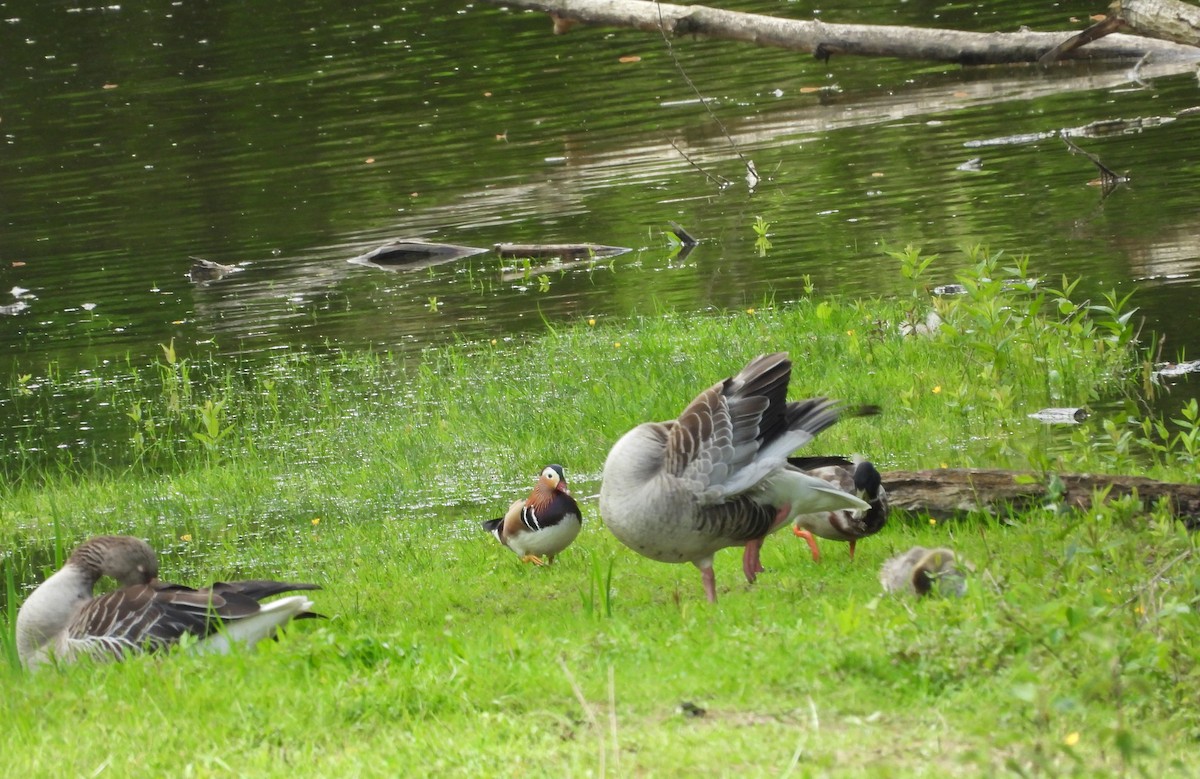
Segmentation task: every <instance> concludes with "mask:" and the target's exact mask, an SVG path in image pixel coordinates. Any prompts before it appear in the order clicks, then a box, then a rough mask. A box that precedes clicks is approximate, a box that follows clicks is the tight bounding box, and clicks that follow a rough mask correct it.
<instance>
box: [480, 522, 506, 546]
mask: <svg viewBox="0 0 1200 779" xmlns="http://www.w3.org/2000/svg"><path fill="white" fill-rule="evenodd" d="M480 524H481V525H482V526H483V529H484V530H486V531H488V532H489V533H491V534H492V535H494V536H495V537H496V540H497V541H500V542H501V543H503V541H504V539H502V538H500V531H501V528H502V527H503V526H504V517H500V518H499V519H489V520H485V521H484V522H481V523H480Z"/></svg>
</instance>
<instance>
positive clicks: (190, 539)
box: [179, 533, 192, 544]
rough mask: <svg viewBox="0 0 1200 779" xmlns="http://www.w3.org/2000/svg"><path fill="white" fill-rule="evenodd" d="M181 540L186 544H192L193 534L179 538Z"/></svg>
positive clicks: (185, 534)
mask: <svg viewBox="0 0 1200 779" xmlns="http://www.w3.org/2000/svg"><path fill="white" fill-rule="evenodd" d="M179 540H180V541H183V542H184V543H185V544H190V543H191V542H192V534H191V533H184V534H183V535H181V536H180V537H179Z"/></svg>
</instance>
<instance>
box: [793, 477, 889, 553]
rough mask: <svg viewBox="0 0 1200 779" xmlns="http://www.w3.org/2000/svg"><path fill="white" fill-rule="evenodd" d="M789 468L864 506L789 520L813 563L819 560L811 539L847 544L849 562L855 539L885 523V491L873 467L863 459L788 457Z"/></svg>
mask: <svg viewBox="0 0 1200 779" xmlns="http://www.w3.org/2000/svg"><path fill="white" fill-rule="evenodd" d="M788 462H789V463H791V464H792V465H793V466H795V467H798V468H801V469H803V470H804V471H805V472H806V473H808V474H809V475H810V476H815V477H817V478H818V479H824V480H825V481H827V482H829V483H830V484H832V485H833V486H835V487H837V488H838V489H840V490H842V491H844V492H849V493H851V494H853V495H857V496H858V497H860V498H862V499H863V500H864V501H866V502H867V503H868V508H866V509H837V510H835V511H824V512H819V513H812V514H801V515H800V516H798V517H796V518H795V520H793V526H792V532H793V533H795V534H796V536H797V537H799V538H803V539H804V540H805V541H807V542H808V548H809V549H810V550H811V551H812V558H813V561H814V562H817V561H819V560H820V559H821V554H820V552H819V551H818V550H817V541H816V539H815V538H813V536H820V537H821V538H828V539H830V540H833V541H848V542H849V543H850V559H851V560H853V559H854V547H855V544H856V542H857V541H858V539H860V538H866V537H867V536H873V535H875V534H876V533H878V532H879V531H880V530H882V529H883V526H884V524H885V523H886V522H887V515H888V500H887V490H885V489H884V488H883V479H882V477H881V476H880V475H879V471H877V470H876V469H875V466H874V465H872V464H871V463H870V462H867V461H866V460H859V461H857V462H853V461H850V460H846V459H843V458H822V457H815V458H806V457H792V458H789V460H788Z"/></svg>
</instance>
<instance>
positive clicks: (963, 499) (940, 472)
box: [883, 468, 1200, 520]
mask: <svg viewBox="0 0 1200 779" xmlns="http://www.w3.org/2000/svg"><path fill="white" fill-rule="evenodd" d="M1057 477H1058V480H1059V481H1060V482H1061V483H1062V488H1061V489H1062V492H1061V494H1060V495H1059V496H1057V497H1055V496H1054V495H1053V494H1052V491H1051V487H1050V485H1049V484H1048V480H1049V478H1048V477H1042V476H1039V475H1037V474H1033V473H1028V472H1021V471H1004V470H988V469H977V468H939V469H935V470H929V471H889V472H887V473H884V474H883V483H884V486H885V487H886V488H887V493H888V502H889V503H890V504H891V506H892V508H900V509H905V510H908V511H917V512H923V513H927V514H929V515H930V516H934V517H949V516H953V515H955V514H960V513H964V512H968V511H996V510H998V509H1000V508H1002V507H1003V506H1005V505H1010V506H1013V507H1014V508H1016V509H1022V508H1028V507H1031V506H1039V505H1043V504H1045V503H1046V502H1048V501H1050V500H1052V499H1054V500H1056V501H1059V502H1061V503H1063V504H1065V505H1070V506H1074V507H1076V508H1084V509H1086V508H1088V507H1090V506H1091V504H1092V497H1093V496H1094V495H1097V494H1102V493H1105V492H1106V493H1107V496H1108V497H1110V498H1116V497H1121V496H1124V495H1130V494H1132V493H1134V492H1136V493H1137V495H1138V497H1139V498H1140V499H1141V500H1143V501H1145V502H1146V503H1148V504H1149V503H1154V502H1157V501H1158V500H1160V499H1163V498H1166V499H1168V500H1170V501H1171V505H1172V507H1173V509H1174V512H1175V514H1176V516H1179V517H1188V518H1192V519H1197V520H1200V484H1177V483H1172V482H1162V481H1155V480H1154V479H1146V478H1142V477H1140V476H1109V475H1102V474H1087V473H1062V474H1058V475H1057Z"/></svg>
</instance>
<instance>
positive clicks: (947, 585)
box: [879, 546, 967, 597]
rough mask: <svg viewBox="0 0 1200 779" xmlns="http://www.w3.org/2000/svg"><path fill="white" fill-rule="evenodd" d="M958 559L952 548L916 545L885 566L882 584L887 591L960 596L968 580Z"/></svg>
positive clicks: (881, 579)
mask: <svg viewBox="0 0 1200 779" xmlns="http://www.w3.org/2000/svg"><path fill="white" fill-rule="evenodd" d="M957 563H958V560H957V559H956V558H955V556H954V552H953V551H951V550H949V549H926V548H925V547H923V546H914V547H913V548H912V549H909V550H908V551H907V552H905V553H904V554H901V555H896V556H895V557H893V558H891V559H890V560H888V561H887V562H885V563H884V564H883V569H882V570H881V571H880V572H879V582H880V583H881V584H882V585H883V589H885V590H887V591H888V592H911V593H913V594H916V595H928V594H930V593H931V592H934V591H936V592H938V593H940V594H942V595H953V596H955V597H959V596H961V595H962V594H963V593H965V592H966V591H967V579H966V577H965V576H964V575H963V572H962V571H961V570H959V568H958V564H957Z"/></svg>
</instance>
